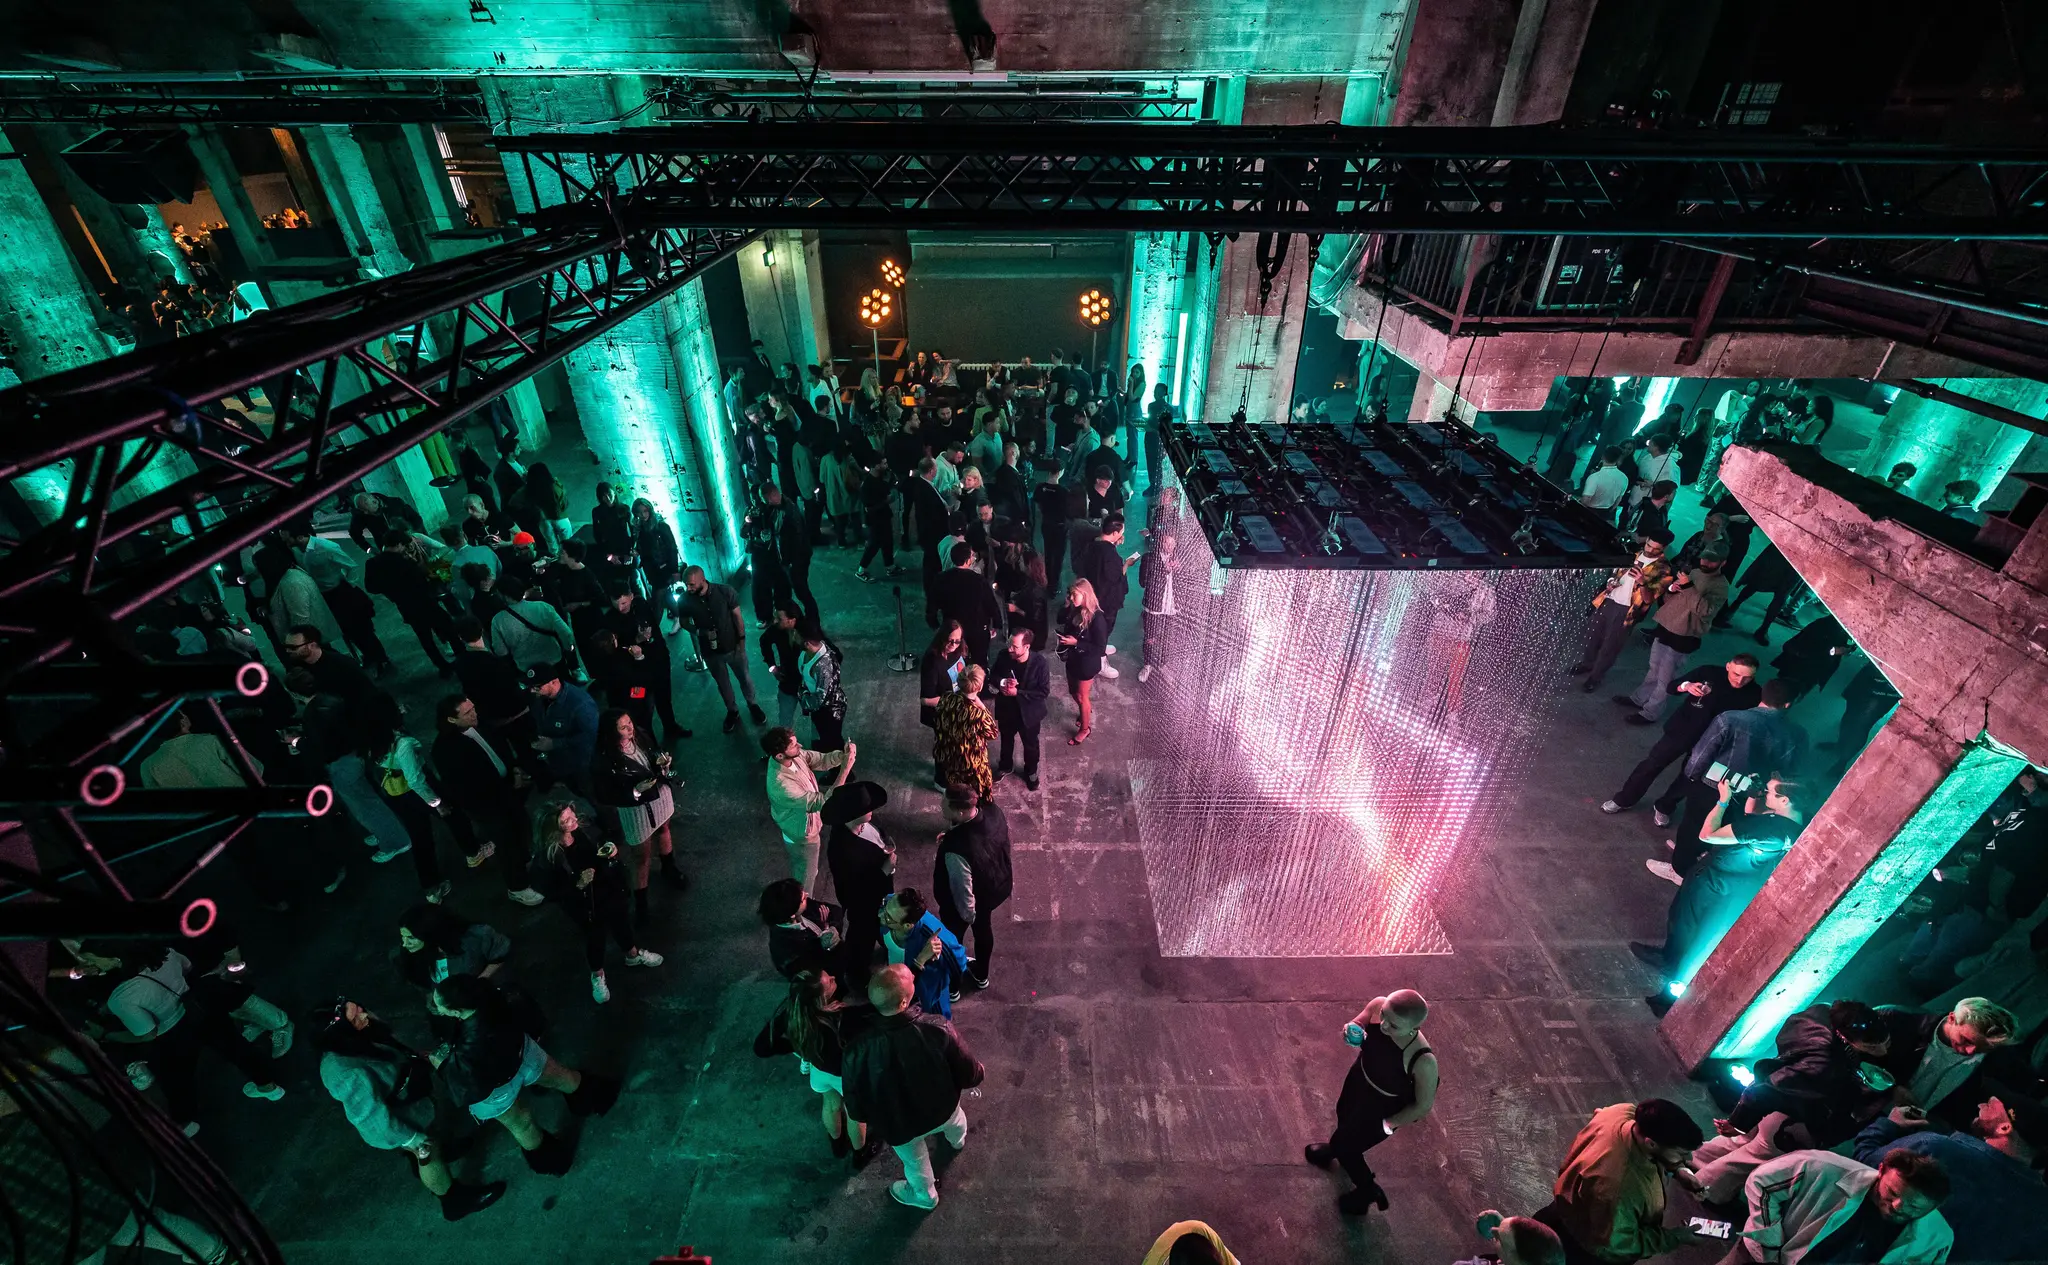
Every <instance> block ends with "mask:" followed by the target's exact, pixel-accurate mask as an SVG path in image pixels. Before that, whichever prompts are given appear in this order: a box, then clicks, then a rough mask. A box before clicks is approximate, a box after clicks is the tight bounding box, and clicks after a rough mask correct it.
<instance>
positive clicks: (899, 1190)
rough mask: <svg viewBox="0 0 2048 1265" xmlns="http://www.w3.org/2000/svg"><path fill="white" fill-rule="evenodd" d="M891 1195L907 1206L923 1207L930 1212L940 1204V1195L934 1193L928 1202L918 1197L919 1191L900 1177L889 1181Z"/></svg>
mask: <svg viewBox="0 0 2048 1265" xmlns="http://www.w3.org/2000/svg"><path fill="white" fill-rule="evenodd" d="M889 1197H890V1198H891V1199H894V1200H895V1201H896V1202H897V1203H900V1204H903V1205H904V1206H906V1207H910V1208H922V1209H924V1210H925V1211H926V1212H930V1211H931V1210H932V1209H934V1208H936V1207H938V1206H939V1197H938V1196H937V1195H933V1196H932V1201H931V1202H930V1203H926V1202H925V1201H924V1200H922V1199H919V1198H918V1197H917V1192H916V1191H914V1190H912V1189H911V1188H910V1183H909V1182H906V1181H903V1180H902V1179H900V1178H899V1179H898V1180H896V1181H893V1182H891V1183H889Z"/></svg>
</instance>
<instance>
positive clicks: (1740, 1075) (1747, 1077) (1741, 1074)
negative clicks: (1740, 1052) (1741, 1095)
mask: <svg viewBox="0 0 2048 1265" xmlns="http://www.w3.org/2000/svg"><path fill="white" fill-rule="evenodd" d="M1728 1079H1729V1080H1731V1081H1734V1082H1735V1083H1736V1084H1738V1085H1740V1086H1742V1087H1743V1088H1744V1089H1748V1088H1749V1087H1750V1086H1751V1085H1754V1084H1756V1073H1755V1072H1752V1071H1750V1070H1749V1067H1748V1065H1747V1064H1743V1063H1730V1064H1729V1065H1728Z"/></svg>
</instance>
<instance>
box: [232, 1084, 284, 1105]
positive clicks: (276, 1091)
mask: <svg viewBox="0 0 2048 1265" xmlns="http://www.w3.org/2000/svg"><path fill="white" fill-rule="evenodd" d="M242 1092H243V1093H244V1094H246V1095H248V1096H249V1097H251V1098H267V1099H269V1100H270V1101H271V1102H276V1101H277V1100H278V1099H280V1098H282V1097H284V1086H282V1085H272V1086H271V1087H270V1088H269V1089H265V1088H263V1086H261V1085H258V1084H257V1083H256V1082H255V1081H243V1082H242Z"/></svg>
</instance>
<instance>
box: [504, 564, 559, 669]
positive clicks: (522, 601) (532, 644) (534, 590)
mask: <svg viewBox="0 0 2048 1265" xmlns="http://www.w3.org/2000/svg"><path fill="white" fill-rule="evenodd" d="M543 592H544V590H543V589H542V587H541V585H540V582H539V581H538V580H536V581H534V582H532V583H530V584H528V585H526V586H525V588H524V589H523V590H521V591H520V594H519V600H517V601H514V602H508V603H506V605H505V608H504V609H503V610H501V611H499V612H498V613H497V614H495V615H493V616H491V652H492V653H494V654H498V655H502V656H504V657H505V658H508V659H510V660H512V663H513V666H515V667H517V668H518V669H519V670H520V671H521V672H532V671H534V670H536V669H542V668H544V669H546V670H548V671H551V672H553V671H558V670H566V669H567V668H569V667H571V666H572V665H574V663H575V662H576V633H575V631H574V630H572V629H571V628H570V627H569V625H568V624H567V623H566V622H565V621H564V620H563V619H562V615H561V612H559V611H557V610H556V609H555V608H554V607H552V606H550V605H548V604H547V602H546V601H545V600H544V597H543Z"/></svg>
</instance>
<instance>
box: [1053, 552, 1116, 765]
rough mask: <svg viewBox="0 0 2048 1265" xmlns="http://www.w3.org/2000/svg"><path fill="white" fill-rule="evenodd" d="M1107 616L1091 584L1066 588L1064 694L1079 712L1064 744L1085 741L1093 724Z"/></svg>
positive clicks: (1062, 649)
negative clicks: (1096, 683)
mask: <svg viewBox="0 0 2048 1265" xmlns="http://www.w3.org/2000/svg"><path fill="white" fill-rule="evenodd" d="M1109 628H1110V624H1109V619H1108V617H1107V616H1105V615H1104V614H1103V613H1102V608H1101V607H1100V606H1098V605H1097V604H1096V601H1095V587H1094V586H1093V585H1091V584H1089V583H1088V581H1086V580H1076V581H1074V582H1073V584H1071V585H1069V586H1068V588H1067V604H1066V607H1065V609H1063V610H1062V611H1061V612H1060V629H1059V635H1058V640H1059V647H1060V652H1059V653H1060V658H1062V659H1064V660H1066V663H1067V693H1069V694H1071V695H1072V696H1073V699H1074V707H1075V709H1076V710H1077V711H1078V712H1079V713H1080V723H1079V727H1078V728H1076V729H1075V731H1074V736H1073V737H1071V738H1069V739H1067V745H1068V746H1070V747H1078V746H1080V745H1081V744H1082V743H1084V742H1086V741H1088V734H1089V732H1090V731H1091V730H1093V729H1094V727H1095V706H1094V701H1093V698H1092V695H1093V693H1094V689H1095V678H1096V677H1097V676H1098V675H1100V674H1101V672H1102V655H1103V651H1104V649H1105V648H1106V647H1107V646H1108V645H1109Z"/></svg>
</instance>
